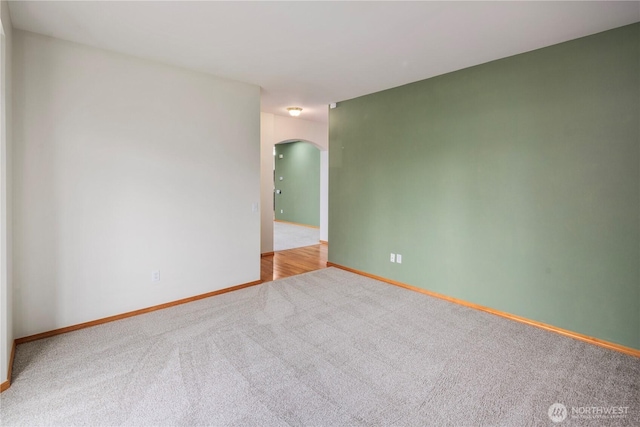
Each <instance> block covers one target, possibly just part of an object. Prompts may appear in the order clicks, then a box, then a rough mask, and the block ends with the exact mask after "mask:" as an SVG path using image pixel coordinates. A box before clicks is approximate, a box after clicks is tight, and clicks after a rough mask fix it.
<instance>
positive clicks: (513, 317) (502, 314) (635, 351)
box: [327, 262, 640, 357]
mask: <svg viewBox="0 0 640 427" xmlns="http://www.w3.org/2000/svg"><path fill="white" fill-rule="evenodd" d="M327 267H336V268H339V269H341V270H346V271H350V272H351V273H355V274H359V275H361V276H365V277H369V278H371V279H376V280H380V281H381V282H385V283H389V284H391V285H394V286H399V287H401V288H405V289H409V290H411V291H414V292H420V293H421V294H425V295H429V296H431V297H434V298H439V299H443V300H445V301H449V302H452V303H454V304H459V305H462V306H465V307H469V308H473V309H475V310H480V311H484V312H486V313H490V314H494V315H496V316H500V317H504V318H507V319H511V320H515V321H516V322H520V323H526V324H527V325H531V326H535V327H537V328H541V329H544V330H547V331H550V332H555V333H557V334H560V335H564V336H566V337H570V338H573V339H576V340H580V341H584V342H587V343H589V344H594V345H597V346H600V347H604V348H607V349H609V350H615V351H619V352H621V353H625V354H628V355H631V356H635V357H640V350H638V349H635V348H631V347H626V346H624V345H620V344H616V343H612V342H609V341H605V340H601V339H599V338H594V337H590V336H588V335H583V334H580V333H578V332H573V331H569V330H567V329H562V328H559V327H557V326H553V325H549V324H546V323H542V322H538V321H537V320H531V319H527V318H526V317H521V316H517V315H515V314H510V313H506V312H504V311H500V310H496V309H493V308H490V307H485V306H482V305H479V304H474V303H472V302H468V301H464V300H461V299H457V298H453V297H449V296H446V295H442V294H439V293H436V292H432V291H428V290H426V289H422V288H418V287H415V286H411V285H407V284H406V283H402V282H398V281H396V280H391V279H387V278H384V277H380V276H376V275H374V274H369V273H365V272H364V271H360V270H356V269H353V268H349V267H345V266H343V265H340V264H335V263H333V262H327Z"/></svg>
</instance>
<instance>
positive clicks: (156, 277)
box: [151, 270, 160, 282]
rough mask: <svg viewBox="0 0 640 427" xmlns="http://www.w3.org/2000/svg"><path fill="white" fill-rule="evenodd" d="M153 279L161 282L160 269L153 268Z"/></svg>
mask: <svg viewBox="0 0 640 427" xmlns="http://www.w3.org/2000/svg"><path fill="white" fill-rule="evenodd" d="M151 281H152V282H159V281H160V270H153V271H152V272H151Z"/></svg>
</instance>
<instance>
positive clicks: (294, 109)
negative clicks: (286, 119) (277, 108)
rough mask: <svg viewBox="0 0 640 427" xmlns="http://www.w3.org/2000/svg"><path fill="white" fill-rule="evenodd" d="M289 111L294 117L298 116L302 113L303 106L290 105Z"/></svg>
mask: <svg viewBox="0 0 640 427" xmlns="http://www.w3.org/2000/svg"><path fill="white" fill-rule="evenodd" d="M287 111H288V112H289V114H291V115H292V116H293V117H298V116H299V115H300V113H301V112H302V108H300V107H289V108H287Z"/></svg>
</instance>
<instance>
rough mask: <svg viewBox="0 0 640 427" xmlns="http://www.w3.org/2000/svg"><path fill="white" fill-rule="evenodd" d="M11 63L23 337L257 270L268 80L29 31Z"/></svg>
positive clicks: (255, 275) (19, 329)
mask: <svg viewBox="0 0 640 427" xmlns="http://www.w3.org/2000/svg"><path fill="white" fill-rule="evenodd" d="M13 70H14V76H15V78H14V88H15V92H14V93H15V97H14V120H15V121H14V123H15V127H14V141H15V144H14V147H15V150H14V152H15V154H14V170H15V174H14V191H15V199H14V203H15V204H14V209H15V222H14V233H15V235H14V259H15V263H14V285H15V288H14V291H15V298H14V310H15V316H14V319H15V322H16V325H15V326H16V328H15V331H16V335H17V336H19V337H22V336H26V335H31V334H35V333H39V332H42V331H47V330H51V329H55V328H60V327H64V326H68V325H73V324H77V323H81V322H86V321H89V320H93V319H98V318H102V317H105V316H110V315H115V314H118V313H122V312H127V311H131V310H135V309H139V308H143V307H147V306H152V305H156V304H160V303H164V302H168V301H173V300H177V299H180V298H184V297H188V296H192V295H198V294H202V293H205V292H209V291H213V290H217V289H221V288H226V287H230V286H234V285H238V284H241V283H246V282H250V281H255V280H258V279H259V278H260V261H259V260H260V256H259V255H260V241H259V234H260V232H259V227H260V219H259V213H258V212H257V211H256V212H253V209H252V208H253V205H254V204H256V206H257V203H258V201H259V198H260V173H259V168H260V146H259V138H260V127H259V126H260V116H259V111H260V89H259V87H257V86H253V85H247V84H242V83H236V82H231V81H227V80H222V79H218V78H215V77H213V76H210V75H207V74H203V73H197V72H192V71H187V70H183V69H180V68H175V67H171V66H167V65H163V64H159V63H154V62H150V61H145V60H141V59H137V58H133V57H128V56H124V55H119V54H115V53H111V52H107V51H103V50H98V49H94V48H90V47H86V46H82V45H78V44H73V43H69V42H65V41H61V40H57V39H53V38H48V37H44V36H40V35H36V34H33V33H28V32H23V31H15V32H14V68H13ZM156 269H157V270H160V276H161V281H160V282H159V283H152V282H151V272H152V270H156Z"/></svg>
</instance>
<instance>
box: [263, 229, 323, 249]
mask: <svg viewBox="0 0 640 427" xmlns="http://www.w3.org/2000/svg"><path fill="white" fill-rule="evenodd" d="M319 243H320V230H319V229H317V228H311V227H305V226H303V225H296V224H288V223H285V222H277V221H274V222H273V250H274V251H276V252H277V251H284V250H287V249H294V248H301V247H304V246H311V245H317V244H319Z"/></svg>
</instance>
